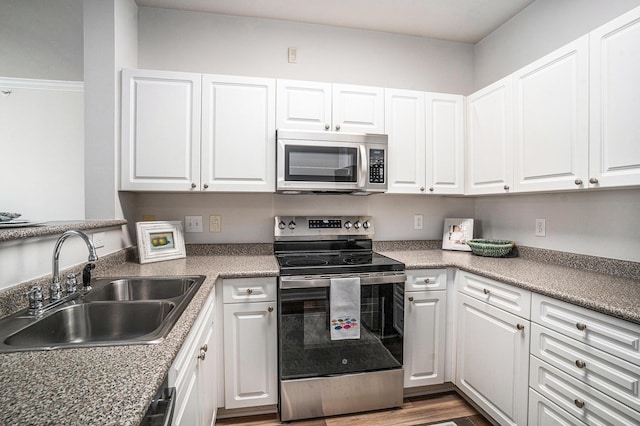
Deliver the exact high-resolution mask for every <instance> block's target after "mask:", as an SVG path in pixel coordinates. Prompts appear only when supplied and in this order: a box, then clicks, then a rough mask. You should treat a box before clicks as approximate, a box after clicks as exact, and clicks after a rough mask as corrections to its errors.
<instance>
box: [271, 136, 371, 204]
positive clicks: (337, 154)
mask: <svg viewBox="0 0 640 426" xmlns="http://www.w3.org/2000/svg"><path fill="white" fill-rule="evenodd" d="M366 155H367V151H366V149H365V146H364V145H361V144H354V143H347V142H322V143H321V142H317V141H289V140H279V141H278V151H277V170H278V176H277V190H278V191H280V192H282V191H331V192H354V191H358V190H364V189H365V187H366V178H367V170H366V169H365V168H364V166H365V165H366V164H367V161H366Z"/></svg>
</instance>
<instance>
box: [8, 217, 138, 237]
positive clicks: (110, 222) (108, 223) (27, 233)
mask: <svg viewBox="0 0 640 426" xmlns="http://www.w3.org/2000/svg"><path fill="white" fill-rule="evenodd" d="M126 224H127V221H126V220H124V219H105V220H77V221H65V222H62V221H61V222H44V223H42V224H39V225H37V226H26V227H19V228H2V229H0V242H2V241H12V240H20V239H23V238H33V237H46V236H49V235H60V234H62V233H63V232H66V231H69V230H71V229H76V230H80V231H88V230H92V229H102V228H113V227H116V226H122V225H126Z"/></svg>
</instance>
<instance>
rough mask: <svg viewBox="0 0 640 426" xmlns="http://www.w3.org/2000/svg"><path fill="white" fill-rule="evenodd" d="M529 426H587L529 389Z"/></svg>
mask: <svg viewBox="0 0 640 426" xmlns="http://www.w3.org/2000/svg"><path fill="white" fill-rule="evenodd" d="M529 426H586V424H584V423H582V422H581V421H579V420H578V419H576V418H575V417H573V416H572V415H570V414H569V413H567V412H566V411H564V410H563V409H562V408H560V407H558V406H557V405H556V404H554V403H553V402H551V401H549V400H548V399H547V398H545V397H543V396H542V395H540V394H539V393H538V392H536V391H534V390H533V389H529Z"/></svg>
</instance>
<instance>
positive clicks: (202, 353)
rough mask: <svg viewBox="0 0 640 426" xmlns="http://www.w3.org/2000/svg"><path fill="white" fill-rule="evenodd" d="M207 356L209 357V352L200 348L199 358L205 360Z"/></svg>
mask: <svg viewBox="0 0 640 426" xmlns="http://www.w3.org/2000/svg"><path fill="white" fill-rule="evenodd" d="M206 357H207V354H206V353H205V352H204V351H203V350H202V349H200V355H198V359H199V360H200V361H204V359H205V358H206Z"/></svg>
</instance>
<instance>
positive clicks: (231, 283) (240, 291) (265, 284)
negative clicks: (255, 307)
mask: <svg viewBox="0 0 640 426" xmlns="http://www.w3.org/2000/svg"><path fill="white" fill-rule="evenodd" d="M276 291H277V284H276V278H275V277H268V278H232V279H225V280H223V281H222V293H223V300H224V303H239V302H271V301H275V300H276Z"/></svg>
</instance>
